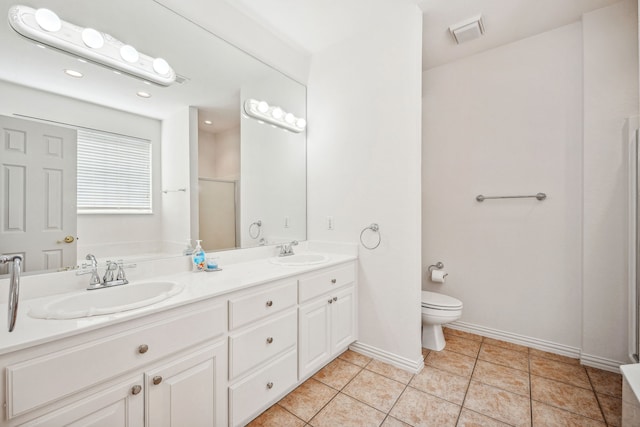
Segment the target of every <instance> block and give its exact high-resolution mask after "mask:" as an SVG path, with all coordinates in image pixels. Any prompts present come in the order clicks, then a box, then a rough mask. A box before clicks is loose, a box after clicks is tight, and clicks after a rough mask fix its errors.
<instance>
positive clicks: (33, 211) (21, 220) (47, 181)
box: [0, 116, 77, 274]
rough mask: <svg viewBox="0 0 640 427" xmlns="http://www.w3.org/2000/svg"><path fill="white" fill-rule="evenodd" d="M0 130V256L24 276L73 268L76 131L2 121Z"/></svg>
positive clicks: (7, 119) (13, 119)
mask: <svg viewBox="0 0 640 427" xmlns="http://www.w3.org/2000/svg"><path fill="white" fill-rule="evenodd" d="M0 129H1V132H2V141H1V143H0V168H1V169H2V172H1V174H0V220H1V226H0V253H2V254H5V255H9V254H20V255H22V256H23V257H24V271H39V270H50V269H62V268H65V267H72V266H75V265H76V258H77V257H76V204H77V201H76V187H77V183H76V131H75V130H73V129H68V128H64V127H60V126H53V125H49V124H43V123H39V122H33V121H29V120H23V119H17V118H13V117H5V116H0ZM3 273H6V271H0V274H3Z"/></svg>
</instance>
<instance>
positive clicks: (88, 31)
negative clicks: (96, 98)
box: [9, 5, 176, 86]
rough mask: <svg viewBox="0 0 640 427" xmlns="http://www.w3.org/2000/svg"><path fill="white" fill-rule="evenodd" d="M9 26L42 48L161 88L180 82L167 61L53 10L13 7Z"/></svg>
mask: <svg viewBox="0 0 640 427" xmlns="http://www.w3.org/2000/svg"><path fill="white" fill-rule="evenodd" d="M9 24H10V25H11V27H12V28H13V29H14V30H15V31H16V32H17V33H18V34H20V35H21V36H23V37H26V38H28V39H31V40H33V41H35V42H36V43H37V45H38V46H40V44H43V45H45V46H49V47H52V48H55V49H58V50H60V51H62V52H66V53H69V54H71V55H73V56H76V57H80V58H82V59H85V60H88V61H91V62H93V63H96V64H99V65H102V66H105V67H107V68H110V69H112V70H114V71H115V70H118V71H121V72H123V73H126V74H129V75H131V76H133V77H138V78H142V79H143V80H145V81H149V82H153V83H156V84H158V85H160V86H169V85H171V84H172V83H173V82H175V80H176V73H175V71H174V70H173V69H172V68H171V66H169V63H167V61H165V60H164V59H162V58H152V57H150V56H148V55H145V54H144V53H140V52H138V50H137V49H136V48H135V47H133V46H131V45H128V44H125V43H123V42H121V41H120V40H117V39H116V38H114V37H113V36H111V35H109V34H107V33H103V32H101V31H98V30H95V29H93V28H83V27H80V26H78V25H75V24H72V23H69V22H66V21H63V20H61V19H60V18H59V17H58V15H56V14H55V12H53V11H51V10H49V9H44V8H41V9H33V8H31V7H28V6H22V5H16V6H12V7H11V8H10V9H9Z"/></svg>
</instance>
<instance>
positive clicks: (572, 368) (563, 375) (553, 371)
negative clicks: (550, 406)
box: [529, 357, 591, 390]
mask: <svg viewBox="0 0 640 427" xmlns="http://www.w3.org/2000/svg"><path fill="white" fill-rule="evenodd" d="M529 366H530V370H531V375H537V376H539V377H544V378H549V379H552V380H556V381H561V382H563V383H567V384H571V385H575V386H576V387H582V388H586V389H587V390H591V383H590V382H589V377H587V371H586V370H585V369H584V367H583V366H580V365H569V364H567V363H562V362H556V361H555V360H550V359H543V358H540V357H532V358H531V359H530V360H529Z"/></svg>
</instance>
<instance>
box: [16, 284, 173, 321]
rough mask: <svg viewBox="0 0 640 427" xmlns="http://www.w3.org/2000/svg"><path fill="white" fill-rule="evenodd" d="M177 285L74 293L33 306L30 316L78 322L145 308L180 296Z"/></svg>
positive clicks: (115, 288) (138, 285)
mask: <svg viewBox="0 0 640 427" xmlns="http://www.w3.org/2000/svg"><path fill="white" fill-rule="evenodd" d="M183 289H184V286H182V285H180V284H178V283H176V282H144V283H136V284H127V285H121V286H114V287H112V288H106V289H96V290H91V291H86V290H85V291H81V292H74V293H72V294H68V295H65V296H62V297H57V298H53V299H47V300H44V301H42V302H41V303H39V304H34V305H33V306H32V307H31V310H30V311H29V316H31V317H35V318H37V319H76V318H79V317H89V316H100V315H103V314H111V313H118V312H121V311H127V310H133V309H134V308H140V307H145V306H147V305H151V304H155V303H157V302H160V301H164V300H166V299H167V298H170V297H172V296H174V295H177V294H179V293H180V292H182V290H183Z"/></svg>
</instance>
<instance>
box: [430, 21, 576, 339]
mask: <svg viewBox="0 0 640 427" xmlns="http://www.w3.org/2000/svg"><path fill="white" fill-rule="evenodd" d="M581 28H582V27H581V24H580V23H576V24H572V25H568V26H565V27H561V28H559V29H556V30H553V31H549V32H547V33H543V34H540V35H538V36H535V37H530V38H527V39H524V40H521V41H518V42H515V43H511V44H508V45H505V46H501V47H498V48H496V49H493V50H489V51H486V52H484V53H481V54H478V55H474V56H471V57H467V58H465V59H461V60H459V61H456V62H453V63H450V64H447V65H443V66H440V67H436V68H433V69H430V70H428V71H426V72H425V73H424V80H423V84H424V89H423V90H424V99H423V107H424V109H423V120H424V121H423V141H424V150H423V188H424V198H423V271H426V269H427V266H429V265H430V264H435V263H436V262H437V261H442V262H443V263H444V264H445V269H446V270H447V271H448V272H449V276H448V277H447V283H446V284H444V285H438V284H434V283H433V282H431V281H430V280H427V279H426V274H425V279H424V288H425V290H432V291H437V292H442V293H446V294H449V295H452V296H454V297H456V298H458V299H460V300H462V302H463V304H464V309H463V314H462V319H461V321H462V322H465V323H469V324H472V325H475V326H479V327H485V328H492V329H496V330H500V331H505V332H509V333H514V334H519V335H522V336H527V337H534V338H537V339H542V340H547V341H550V342H553V343H558V344H562V345H565V346H570V347H573V349H574V351H576V349H578V348H579V347H580V338H581V337H580V326H581V324H580V319H581V309H580V307H581V304H580V301H581V283H580V248H581V236H580V234H581V229H580V221H581V214H580V208H581V193H582V189H581V173H582V171H581V142H582V141H581V139H582V114H581V112H582V111H581V110H582V103H581V101H582V79H581V77H582V31H581ZM538 192H544V193H546V194H547V196H548V197H547V199H546V200H545V201H542V202H540V201H537V200H536V199H519V200H487V201H484V202H482V203H479V202H477V201H476V200H475V197H476V196H477V195H478V194H483V195H486V196H491V195H495V196H500V195H521V194H536V193H538Z"/></svg>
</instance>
